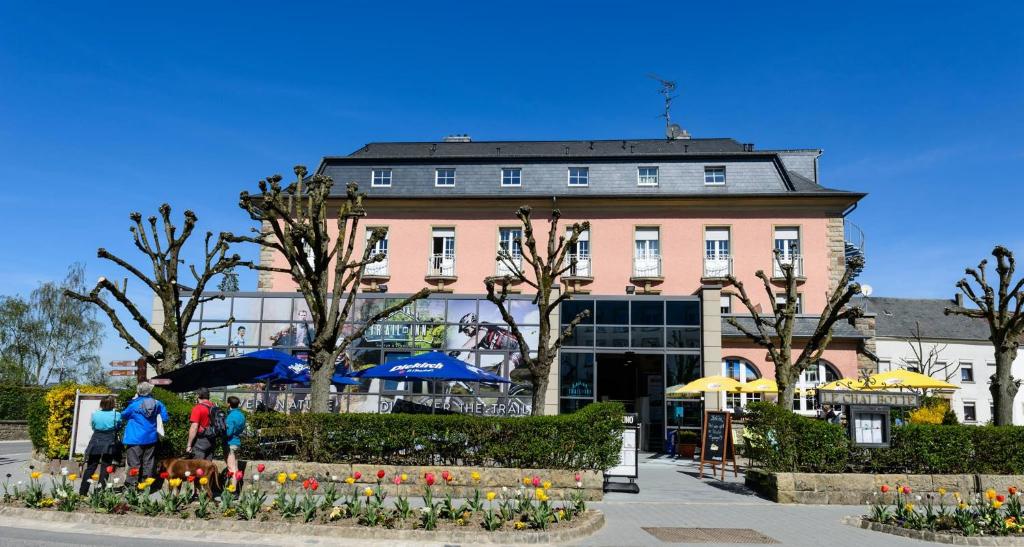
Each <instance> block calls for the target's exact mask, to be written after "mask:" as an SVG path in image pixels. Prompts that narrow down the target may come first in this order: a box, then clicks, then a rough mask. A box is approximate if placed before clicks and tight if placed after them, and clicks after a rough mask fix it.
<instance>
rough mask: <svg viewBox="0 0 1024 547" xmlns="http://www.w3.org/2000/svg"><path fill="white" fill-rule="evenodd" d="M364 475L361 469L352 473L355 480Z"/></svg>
mask: <svg viewBox="0 0 1024 547" xmlns="http://www.w3.org/2000/svg"><path fill="white" fill-rule="evenodd" d="M362 477H363V474H362V473H360V472H359V471H356V472H355V473H352V478H353V479H355V480H359V479H361V478H362Z"/></svg>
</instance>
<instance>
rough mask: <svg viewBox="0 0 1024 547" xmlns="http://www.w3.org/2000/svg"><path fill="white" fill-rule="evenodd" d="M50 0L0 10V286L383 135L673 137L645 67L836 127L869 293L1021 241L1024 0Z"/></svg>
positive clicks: (239, 218) (210, 215)
mask: <svg viewBox="0 0 1024 547" xmlns="http://www.w3.org/2000/svg"><path fill="white" fill-rule="evenodd" d="M41 4H42V3H24V2H22V3H15V2H10V3H5V4H4V5H3V6H2V7H0V166H2V168H3V173H4V175H5V179H6V180H5V187H6V191H4V192H2V193H0V207H2V210H3V215H2V216H0V229H2V232H0V233H3V234H4V238H3V243H2V245H0V249H2V256H3V258H4V260H2V261H0V293H3V294H11V293H27V292H28V291H30V290H31V289H32V288H33V287H35V286H36V284H37V283H38V282H40V281H43V280H48V279H57V278H60V277H61V276H62V274H63V272H64V270H65V268H66V267H67V265H68V264H70V263H71V262H74V261H84V262H86V263H87V265H88V268H89V276H90V278H94V277H96V276H99V275H104V274H106V275H119V274H116V273H115V270H114V269H112V268H110V267H108V266H106V265H102V264H100V263H99V262H98V261H97V259H96V258H95V249H96V247H98V246H101V245H102V246H105V247H107V248H108V249H110V250H111V251H113V252H115V253H121V254H122V256H132V250H133V248H132V246H131V240H130V237H129V233H128V231H127V228H128V224H129V223H128V220H127V215H128V213H129V212H130V211H132V210H141V211H143V213H144V214H149V213H150V212H153V211H155V209H156V207H157V206H158V205H159V204H160V203H161V202H163V201H169V202H170V203H171V204H172V205H173V206H174V207H175V208H176V210H177V211H178V212H179V213H180V211H182V210H184V209H185V208H192V209H194V210H195V211H196V212H197V214H198V215H199V217H200V228H201V229H211V230H214V231H220V230H235V231H242V230H245V229H246V228H247V226H248V223H247V221H246V218H245V216H244V215H243V214H242V213H241V211H240V210H239V209H238V208H237V206H236V203H237V198H238V192H239V191H240V190H242V189H252V188H254V187H255V182H256V181H257V180H258V179H260V178H262V177H264V176H267V175H269V174H272V173H275V172H282V173H290V171H291V166H292V165H294V164H295V163H300V162H301V163H306V164H309V165H315V164H316V162H317V160H318V159H319V157H320V156H322V155H325V154H346V153H348V152H350V151H352V150H354V149H356V148H358V147H359V146H361V145H362V144H363V143H365V142H368V141H373V140H430V139H437V138H440V137H441V136H443V135H446V134H450V133H469V134H471V135H472V136H473V137H474V138H477V139H492V140H493V139H563V138H564V139H577V138H580V139H602V138H644V137H659V136H660V135H661V132H662V129H661V125H660V124H661V121H660V120H659V119H658V118H657V117H656V116H657V114H658V113H659V109H660V106H661V105H660V98H659V96H658V95H657V93H656V92H657V85H656V84H655V83H654V82H652V81H651V80H649V79H647V78H646V77H645V74H647V73H649V72H655V73H658V74H661V75H663V76H665V77H668V78H671V79H674V80H677V81H678V82H679V85H680V88H681V93H680V96H679V98H678V99H677V101H676V103H675V107H674V110H673V116H674V120H676V121H678V122H679V123H681V125H683V126H684V127H685V128H686V129H688V130H689V131H690V132H691V133H692V134H693V135H694V136H696V137H735V138H736V139H738V140H740V141H742V142H753V143H756V145H757V146H758V147H759V148H822V149H824V151H825V154H824V156H823V157H822V158H821V175H822V181H823V182H824V184H826V185H828V186H832V187H838V188H844V189H850V190H860V191H866V192H868V193H870V195H869V196H868V197H867V198H866V199H865V200H864V201H863V202H862V203H861V206H860V207H859V209H858V210H857V211H856V212H855V213H854V214H853V216H852V217H851V218H852V220H853V221H854V222H855V223H857V224H858V225H860V226H861V227H862V228H863V229H864V231H865V232H866V233H867V250H868V267H867V270H866V271H865V273H864V275H863V280H864V281H865V282H868V283H870V284H871V285H873V286H874V288H875V294H878V295H888V296H922V297H946V296H950V295H951V294H952V292H953V283H954V282H955V281H956V280H957V279H958V278H959V277H960V275H961V271H962V268H963V267H964V266H965V265H967V264H974V263H977V261H978V260H980V259H981V258H982V257H983V256H985V255H987V253H988V252H989V251H990V250H991V247H992V245H993V244H995V243H1001V244H1004V245H1008V246H1010V247H1011V248H1012V249H1016V250H1017V251H1018V253H1019V254H1021V255H1024V230H1021V228H1020V227H1019V220H1018V219H1019V218H1020V207H1021V200H1020V197H1019V196H1020V193H1019V192H1018V191H1017V188H1018V185H1019V184H1020V183H1021V182H1024V181H1022V176H1021V173H1022V172H1024V134H1022V133H1024V132H1022V129H1024V40H1021V31H1020V28H1019V23H1020V21H1021V20H1022V16H1024V7H1022V5H1021V4H1020V3H1016V2H975V3H972V4H963V3H962V2H957V3H953V2H913V3H909V2H908V3H895V2H880V3H873V2H856V3H843V5H838V4H839V3H823V2H813V3H798V2H788V3H785V4H778V3H770V2H756V3H754V2H752V3H749V4H746V3H743V2H730V3H728V4H722V5H721V7H719V6H718V4H719V3H712V2H701V3H695V2H686V3H684V2H671V3H666V4H661V5H656V4H654V3H640V2H637V3H625V4H624V3H621V2H613V3H602V2H573V3H555V2H545V3H530V2H507V3H478V5H470V4H469V3H466V4H456V3H450V4H449V3H443V2H442V3H438V2H431V3H425V2H413V3H408V4H405V3H400V2H388V3H386V4H385V3H372V2H366V3H355V4H351V5H343V4H341V3H325V4H323V5H315V4H313V3H303V4H302V5H301V6H297V7H296V6H288V7H284V5H283V4H282V3H279V2H278V3H260V2H249V3H245V4H237V5H236V4H232V5H230V6H228V4H227V3H224V5H223V6H220V7H218V6H215V5H213V3H211V2H206V3H195V4H192V3H184V2H182V3H174V4H161V5H156V4H149V3H138V2H135V3H126V4H122V5H118V4H115V3H101V4H95V3H92V4H78V5H70V4H69V5H68V6H65V7H62V8H58V7H42V6H41ZM295 4H296V5H297V4H298V3H295ZM249 279H251V278H243V286H245V285H246V283H248V284H249V286H251V281H249ZM129 287H130V288H132V285H129ZM138 289H139V284H138V283H135V284H134V290H133V293H134V295H135V296H136V297H139V296H141V292H140V291H138ZM122 348H123V344H121V343H120V341H118V340H116V338H115V337H111V339H110V340H109V341H108V342H107V344H106V346H105V347H104V355H103V358H104V360H109V359H117V358H123V357H124V356H126V355H127V353H126V352H125V351H123V349H122Z"/></svg>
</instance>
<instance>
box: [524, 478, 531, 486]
mask: <svg viewBox="0 0 1024 547" xmlns="http://www.w3.org/2000/svg"><path fill="white" fill-rule="evenodd" d="M523 484H525V485H526V486H530V477H523Z"/></svg>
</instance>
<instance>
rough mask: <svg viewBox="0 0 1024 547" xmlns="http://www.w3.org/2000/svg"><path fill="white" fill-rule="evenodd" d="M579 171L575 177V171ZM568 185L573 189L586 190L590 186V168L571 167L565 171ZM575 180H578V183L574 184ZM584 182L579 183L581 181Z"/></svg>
mask: <svg viewBox="0 0 1024 547" xmlns="http://www.w3.org/2000/svg"><path fill="white" fill-rule="evenodd" d="M574 169H575V170H578V171H577V174H576V175H573V173H572V172H573V170H574ZM565 176H566V183H567V184H568V185H569V186H570V187H572V188H585V187H587V186H590V167H569V168H567V169H566V170H565ZM573 178H576V180H577V182H576V183H573V181H572V180H573ZM581 178H582V180H583V182H582V183H581V182H579V181H580V180H581Z"/></svg>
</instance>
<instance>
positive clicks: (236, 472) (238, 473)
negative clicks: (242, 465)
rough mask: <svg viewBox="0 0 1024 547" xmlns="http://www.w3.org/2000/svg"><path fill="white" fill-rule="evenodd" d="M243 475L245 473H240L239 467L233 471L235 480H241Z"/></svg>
mask: <svg viewBox="0 0 1024 547" xmlns="http://www.w3.org/2000/svg"><path fill="white" fill-rule="evenodd" d="M244 476H245V473H242V470H241V469H239V470H238V471H235V480H236V481H240V480H242V477H244Z"/></svg>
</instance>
